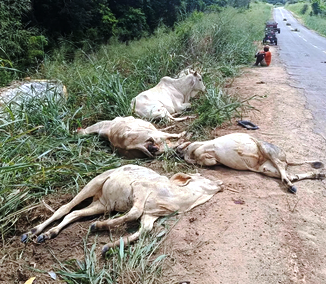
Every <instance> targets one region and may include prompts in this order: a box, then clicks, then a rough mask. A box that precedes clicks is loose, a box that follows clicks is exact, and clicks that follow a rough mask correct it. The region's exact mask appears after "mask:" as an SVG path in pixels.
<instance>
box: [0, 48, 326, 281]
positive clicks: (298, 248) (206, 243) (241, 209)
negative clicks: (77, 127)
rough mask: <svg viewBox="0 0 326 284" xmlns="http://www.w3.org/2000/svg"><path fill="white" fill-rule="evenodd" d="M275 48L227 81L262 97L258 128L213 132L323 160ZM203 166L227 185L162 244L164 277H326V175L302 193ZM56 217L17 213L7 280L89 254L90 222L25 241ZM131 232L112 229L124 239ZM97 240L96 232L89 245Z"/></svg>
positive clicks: (6, 249) (4, 255) (41, 211)
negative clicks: (267, 58) (268, 60)
mask: <svg viewBox="0 0 326 284" xmlns="http://www.w3.org/2000/svg"><path fill="white" fill-rule="evenodd" d="M277 48H278V47H272V48H271V51H272V54H273V60H272V64H271V66H269V67H252V68H246V69H244V70H243V73H242V75H241V76H240V77H238V78H236V79H235V80H234V81H233V83H232V84H231V85H229V86H228V90H229V92H230V94H231V93H232V94H237V95H240V96H241V97H243V98H249V97H251V96H253V95H256V96H257V97H259V99H257V100H253V101H251V105H253V106H254V107H255V108H256V109H258V110H259V112H258V111H252V112H250V113H249V114H248V115H247V116H246V117H243V119H245V120H250V121H251V122H253V123H254V124H256V125H258V126H259V129H258V130H246V129H244V128H242V127H241V126H239V125H237V123H236V121H234V122H233V123H232V124H229V125H225V126H224V127H219V128H216V129H215V130H214V131H213V132H212V133H211V135H212V137H217V136H221V135H225V134H228V133H233V132H244V133H248V131H249V133H250V134H251V135H253V136H255V137H257V138H259V139H262V140H265V141H268V142H270V143H273V144H276V145H278V146H279V147H281V148H283V149H284V150H285V151H286V152H287V157H288V160H290V161H291V160H306V159H307V160H321V161H323V162H325V152H326V151H325V150H326V139H325V138H324V137H321V136H320V135H318V134H316V133H314V132H313V116H312V114H311V112H310V111H309V110H308V109H307V108H306V99H305V96H304V92H303V91H302V90H300V89H297V88H295V87H293V86H295V82H293V81H291V80H290V77H289V75H288V74H287V73H286V70H285V67H284V65H283V63H282V62H280V60H279V58H278V54H277V52H278V50H277ZM157 163H159V162H158V161H157V160H155V161H153V162H152V163H150V164H149V166H150V167H152V168H155V167H156V166H158V165H157ZM289 170H290V171H291V172H293V173H299V172H304V171H307V170H310V169H309V168H308V167H306V166H300V167H291V168H289ZM198 172H200V173H201V174H203V175H206V176H208V177H209V176H215V177H217V178H218V179H220V180H222V181H223V182H224V184H225V190H224V191H223V192H220V193H217V194H216V195H215V196H214V197H213V198H211V199H210V200H209V201H208V202H207V203H205V204H203V205H201V206H198V207H196V208H195V209H193V210H192V211H190V212H188V213H186V214H183V215H182V216H180V219H179V221H178V222H177V224H176V225H175V226H174V228H173V229H172V230H171V232H170V233H169V235H168V236H167V238H166V241H165V242H164V245H163V247H162V250H164V252H165V253H166V254H168V256H169V257H168V258H167V260H166V262H165V267H164V268H163V270H164V277H163V279H162V282H161V283H191V284H210V283H211V284H217V283H223V284H236V283H239V284H263V283H283V284H287V283H309V284H311V283H312V284H315V283H316V284H319V283H326V263H325V262H326V260H325V259H326V231H325V230H326V222H325V213H324V212H325V211H326V205H325V203H326V182H325V180H323V181H320V180H304V181H299V182H297V183H296V187H297V189H298V192H297V194H295V195H294V194H291V193H288V191H287V189H286V188H285V186H284V185H283V184H282V182H281V180H278V179H273V178H269V177H266V176H263V175H261V174H258V173H254V172H246V171H236V170H232V169H229V168H226V167H223V166H216V167H212V168H198ZM71 197H72V196H71V195H65V196H60V197H53V196H52V197H51V196H50V197H46V198H45V199H44V202H45V203H46V204H48V205H49V206H50V207H52V208H53V209H54V210H55V209H57V208H59V207H60V206H61V205H62V204H65V203H66V202H67V201H69V200H70V199H71ZM51 215H52V212H51V210H49V209H48V208H47V207H46V206H44V205H43V204H40V206H38V207H37V208H36V209H33V210H31V211H29V212H28V213H27V214H26V215H24V217H22V218H21V220H19V224H18V226H17V232H16V235H15V236H12V237H10V238H8V239H6V240H3V244H1V245H0V248H1V253H0V283H24V282H25V281H26V280H27V279H28V278H29V277H32V276H37V283H60V281H59V280H56V281H54V280H52V279H51V277H50V275H49V274H47V273H39V272H37V271H35V270H31V269H30V268H31V267H32V268H35V269H39V270H42V271H44V272H49V271H56V270H59V269H60V266H59V262H58V261H61V262H64V261H67V260H71V259H83V257H84V254H83V247H84V243H83V239H84V238H85V236H86V234H87V231H88V227H89V225H90V224H91V222H92V220H85V221H83V222H77V223H74V224H72V225H70V226H68V227H67V228H65V229H64V230H63V231H62V232H61V233H60V234H59V235H58V236H57V237H56V238H55V239H53V240H50V241H47V242H46V243H44V244H35V243H33V242H29V243H28V244H27V245H24V244H22V243H21V242H20V235H21V234H22V233H24V232H26V231H27V230H28V229H30V228H31V227H33V226H34V225H35V224H37V223H39V222H41V221H42V220H45V219H46V218H48V217H50V216H51ZM100 218H103V217H100ZM127 229H128V228H122V229H121V231H116V232H113V234H114V236H115V237H119V235H120V234H123V233H124V231H125V230H127ZM109 237H110V234H109V233H108V232H103V233H100V234H99V236H98V238H97V243H98V244H99V245H100V246H101V245H103V244H104V243H106V242H107V241H108V239H109ZM94 241H95V236H94V235H92V234H91V235H90V236H89V238H88V240H87V243H88V244H92V243H93V242H94ZM98 258H99V259H100V258H101V257H100V251H99V250H98ZM187 281H189V282H187Z"/></svg>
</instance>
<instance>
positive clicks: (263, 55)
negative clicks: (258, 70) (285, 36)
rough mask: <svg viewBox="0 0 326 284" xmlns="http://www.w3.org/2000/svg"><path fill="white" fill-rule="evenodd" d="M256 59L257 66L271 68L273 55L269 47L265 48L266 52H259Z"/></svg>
mask: <svg viewBox="0 0 326 284" xmlns="http://www.w3.org/2000/svg"><path fill="white" fill-rule="evenodd" d="M255 57H256V58H257V59H256V63H255V64H254V65H255V66H258V65H259V64H260V66H269V65H270V64H271V61H272V53H271V52H270V51H269V45H265V46H264V50H262V51H259V52H258V53H257V54H256V55H255Z"/></svg>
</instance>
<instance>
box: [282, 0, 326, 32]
mask: <svg viewBox="0 0 326 284" xmlns="http://www.w3.org/2000/svg"><path fill="white" fill-rule="evenodd" d="M304 5H308V9H307V10H306V11H305V13H302V11H304V10H305V9H303V8H304ZM285 8H286V9H288V10H290V11H292V12H293V13H294V14H295V17H296V18H297V19H299V20H300V21H301V22H302V23H303V24H304V25H305V26H306V27H308V28H309V29H312V30H314V31H316V32H318V33H319V34H321V35H323V36H326V17H325V16H321V15H318V16H316V15H313V16H310V14H311V12H312V9H311V4H310V3H304V2H300V3H295V4H287V5H286V6H285Z"/></svg>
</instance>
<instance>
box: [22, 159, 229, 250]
mask: <svg viewBox="0 0 326 284" xmlns="http://www.w3.org/2000/svg"><path fill="white" fill-rule="evenodd" d="M222 184H223V183H222V182H221V181H220V180H215V181H212V180H209V179H207V178H204V177H202V176H201V175H200V174H191V175H187V174H182V173H178V174H175V175H174V176H172V177H171V178H170V179H168V178H167V177H165V176H161V175H159V174H158V173H156V172H154V171H153V170H151V169H148V168H145V167H141V166H136V165H126V166H122V167H120V168H117V169H113V170H108V171H106V172H104V173H102V174H100V175H99V176H97V177H95V178H94V179H92V180H91V181H90V182H89V183H88V184H87V185H86V186H85V187H84V188H83V189H82V191H81V192H79V193H78V194H77V196H76V197H75V198H74V199H73V200H72V201H70V202H69V203H68V204H66V205H63V206H62V207H60V208H59V209H58V210H57V211H56V212H55V213H54V214H53V215H52V217H50V218H49V219H48V220H46V221H45V222H43V223H42V224H40V225H38V226H36V227H34V228H33V229H31V230H30V231H29V232H28V233H26V234H24V235H22V237H21V241H22V242H27V240H28V238H29V237H36V236H38V237H37V240H36V241H37V242H39V243H41V242H44V241H45V240H47V239H52V238H54V237H56V236H57V235H58V234H59V232H60V231H61V229H62V228H63V227H65V226H66V225H68V224H69V223H71V222H73V221H76V220H78V219H80V218H82V217H85V216H91V215H97V214H104V213H110V212H112V211H117V212H126V211H128V213H126V214H125V215H124V216H122V217H119V218H115V219H109V220H106V221H103V222H99V221H98V222H95V223H93V224H92V225H91V230H92V231H95V230H109V229H110V228H113V227H116V226H118V225H120V224H123V223H125V222H128V221H133V220H137V219H138V218H141V227H140V230H139V231H138V232H136V233H134V234H133V235H131V236H130V237H128V238H124V243H125V244H126V243H127V242H128V241H129V242H133V241H135V240H137V239H138V238H139V236H140V235H141V234H142V233H144V232H149V231H151V230H152V228H153V224H154V222H155V220H156V219H158V218H159V217H161V216H167V215H169V214H171V213H174V212H178V213H184V212H187V211H189V210H191V209H192V208H194V207H195V206H197V205H200V204H203V203H204V202H206V201H207V200H209V199H210V198H211V197H212V196H213V195H214V194H215V193H217V192H218V191H220V190H221V189H222ZM90 197H93V202H92V203H91V205H89V206H88V207H86V208H84V209H81V210H76V211H72V212H71V213H69V212H70V211H71V210H72V208H74V207H75V206H76V205H78V204H80V203H81V202H82V201H83V200H85V199H87V198H90ZM67 214H68V215H67ZM65 215H66V216H65ZM64 216H65V218H64V219H63V221H62V222H61V223H60V224H59V225H57V226H56V227H54V228H52V229H50V230H49V231H47V232H45V233H43V234H41V232H42V231H43V230H44V229H45V228H46V227H47V226H48V225H50V224H51V223H52V222H54V221H55V220H58V219H60V218H62V217H64ZM119 243H120V241H119V240H118V241H115V242H113V243H109V244H107V245H105V246H104V247H103V249H102V253H103V255H105V253H106V251H107V250H108V249H109V248H110V247H114V246H118V245H119Z"/></svg>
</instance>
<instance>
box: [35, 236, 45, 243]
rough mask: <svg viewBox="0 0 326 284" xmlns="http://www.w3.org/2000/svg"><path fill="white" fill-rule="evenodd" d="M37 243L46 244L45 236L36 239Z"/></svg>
mask: <svg viewBox="0 0 326 284" xmlns="http://www.w3.org/2000/svg"><path fill="white" fill-rule="evenodd" d="M36 242H37V243H39V244H40V243H44V242H45V236H44V235H39V236H38V237H37V239H36Z"/></svg>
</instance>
